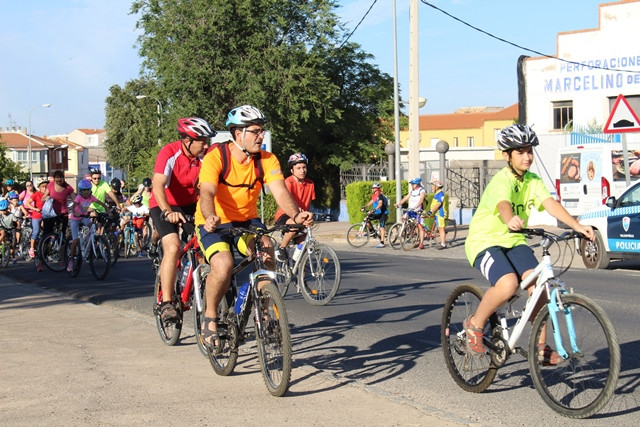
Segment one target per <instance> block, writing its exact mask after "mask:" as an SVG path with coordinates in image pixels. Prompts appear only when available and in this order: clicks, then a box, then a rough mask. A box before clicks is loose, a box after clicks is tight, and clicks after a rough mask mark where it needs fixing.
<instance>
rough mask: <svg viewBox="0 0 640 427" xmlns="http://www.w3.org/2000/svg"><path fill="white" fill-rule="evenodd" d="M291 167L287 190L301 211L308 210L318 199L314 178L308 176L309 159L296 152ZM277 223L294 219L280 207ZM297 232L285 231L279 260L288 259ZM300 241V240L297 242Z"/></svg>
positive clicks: (289, 162)
mask: <svg viewBox="0 0 640 427" xmlns="http://www.w3.org/2000/svg"><path fill="white" fill-rule="evenodd" d="M287 163H288V165H289V169H291V176H289V177H287V179H285V180H284V183H285V185H286V186H287V190H289V193H291V195H292V196H293V199H294V200H295V201H296V203H297V204H298V208H299V209H300V210H301V211H308V210H309V205H311V201H312V200H315V199H316V187H315V185H314V183H313V181H312V180H310V179H309V178H307V165H308V164H309V160H308V159H307V156H305V155H304V154H302V153H295V154H292V155H291V157H289V161H288V162H287ZM275 219H276V224H293V223H294V222H293V219H292V218H291V217H290V216H289V215H287V214H286V213H285V212H284V210H283V209H282V208H278V210H277V211H276V215H275ZM295 235H296V233H295V232H290V233H285V234H284V235H283V236H282V241H281V242H280V247H279V248H278V249H277V250H276V257H277V258H278V260H279V261H282V262H286V261H287V249H286V248H287V245H288V244H289V242H290V241H291V239H293V236H295ZM296 243H299V242H296Z"/></svg>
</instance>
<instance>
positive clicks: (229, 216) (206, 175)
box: [195, 149, 284, 225]
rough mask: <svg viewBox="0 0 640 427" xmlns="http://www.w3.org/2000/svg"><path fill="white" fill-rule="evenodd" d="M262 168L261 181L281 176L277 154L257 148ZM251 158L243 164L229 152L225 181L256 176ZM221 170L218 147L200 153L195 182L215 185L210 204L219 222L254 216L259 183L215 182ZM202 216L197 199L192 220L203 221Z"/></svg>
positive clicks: (255, 215) (253, 178)
mask: <svg viewBox="0 0 640 427" xmlns="http://www.w3.org/2000/svg"><path fill="white" fill-rule="evenodd" d="M261 156H262V160H261V161H262V170H263V171H264V178H263V179H264V183H265V184H267V185H269V184H270V183H272V182H274V181H277V180H279V179H280V180H284V176H283V175H282V170H280V162H279V161H278V158H277V157H276V156H275V155H274V154H272V153H269V152H268V151H264V150H262V151H261ZM253 162H254V160H251V161H250V162H248V163H246V164H241V163H240V162H238V161H237V160H236V159H235V158H234V157H233V155H230V156H229V175H228V176H227V178H226V181H227V182H228V183H230V184H252V183H253V182H254V181H255V179H256V177H257V176H256V171H255V168H254V165H253ZM221 170H222V159H221V158H220V150H217V149H213V150H210V151H209V153H207V155H206V156H204V159H203V160H202V168H201V169H200V178H199V182H200V184H202V183H203V182H208V183H211V184H214V185H216V197H215V200H214V206H215V209H216V214H217V215H218V216H219V217H220V220H221V221H222V223H223V224H226V223H228V222H233V221H237V222H241V221H248V220H250V219H253V218H258V197H259V196H260V191H261V189H262V184H261V183H260V182H259V181H258V182H256V185H255V186H254V187H253V189H249V188H248V187H229V186H227V185H225V184H219V183H218V178H219V176H220V171H221ZM204 223H205V218H204V216H202V211H201V210H200V200H198V206H197V208H196V215H195V224H196V225H203V224H204Z"/></svg>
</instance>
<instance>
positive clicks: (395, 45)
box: [393, 0, 402, 220]
mask: <svg viewBox="0 0 640 427" xmlns="http://www.w3.org/2000/svg"><path fill="white" fill-rule="evenodd" d="M396 26H397V22H396V0H393V120H394V133H395V159H394V160H395V163H396V164H395V166H396V173H395V180H396V201H395V202H396V203H398V202H399V201H400V200H402V183H401V180H402V172H401V171H400V105H399V104H400V97H399V95H398V30H397V27H396ZM401 215H402V211H401V208H400V207H398V208H396V220H397V219H398V218H400V216H401Z"/></svg>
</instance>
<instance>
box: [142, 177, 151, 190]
mask: <svg viewBox="0 0 640 427" xmlns="http://www.w3.org/2000/svg"><path fill="white" fill-rule="evenodd" d="M142 185H144V186H145V187H147V188H151V178H145V179H143V180H142Z"/></svg>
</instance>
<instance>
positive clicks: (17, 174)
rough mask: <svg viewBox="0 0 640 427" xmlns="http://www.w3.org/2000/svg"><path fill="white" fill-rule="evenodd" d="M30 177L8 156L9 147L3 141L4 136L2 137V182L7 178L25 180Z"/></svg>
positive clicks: (0, 157) (0, 138)
mask: <svg viewBox="0 0 640 427" xmlns="http://www.w3.org/2000/svg"><path fill="white" fill-rule="evenodd" d="M28 178H29V176H28V174H26V173H25V172H22V167H21V166H20V165H19V164H18V163H16V162H14V161H13V160H11V159H10V158H9V157H8V155H7V147H6V146H5V145H4V142H2V137H0V183H3V182H5V181H6V180H7V179H13V180H15V181H17V182H24V181H26V180H27V179H28Z"/></svg>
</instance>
